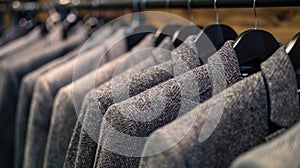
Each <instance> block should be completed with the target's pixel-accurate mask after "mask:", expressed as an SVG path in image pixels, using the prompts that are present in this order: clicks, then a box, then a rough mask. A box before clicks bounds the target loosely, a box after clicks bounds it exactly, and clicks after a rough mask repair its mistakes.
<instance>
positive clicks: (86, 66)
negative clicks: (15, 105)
mask: <svg viewBox="0 0 300 168" xmlns="http://www.w3.org/2000/svg"><path fill="white" fill-rule="evenodd" d="M124 35H125V29H120V30H118V32H117V33H116V34H114V35H113V36H112V37H111V38H110V39H108V40H107V41H106V42H105V44H103V45H101V46H102V47H99V48H98V49H96V50H91V51H90V52H87V53H84V54H79V56H78V57H77V58H76V59H73V60H72V61H69V62H67V63H66V64H63V65H61V66H59V67H57V68H55V69H53V70H51V71H50V72H48V73H46V74H44V75H43V76H41V77H40V78H39V79H38V81H37V82H36V84H35V87H34V93H33V98H32V104H31V107H30V113H29V118H28V125H27V135H26V142H25V152H24V160H23V167H25V168H27V167H28V168H29V167H30V168H33V167H42V166H43V158H44V152H45V147H46V142H47V135H48V130H49V125H50V117H51V111H52V105H53V101H54V97H55V95H56V93H57V92H58V90H59V89H60V88H61V87H63V86H65V85H67V84H69V83H70V82H72V79H73V80H76V78H80V77H81V76H83V75H85V74H86V73H88V72H90V71H92V70H94V69H95V68H97V66H101V65H103V64H105V63H106V62H108V61H110V60H112V59H114V58H116V57H118V56H119V55H120V54H122V53H124V52H125V51H126V42H125V41H124V40H122V41H119V42H118V43H117V44H116V45H114V46H113V47H112V48H111V45H113V44H114V42H115V41H116V39H120V38H121V39H123V36H124ZM106 48H109V51H108V52H106ZM102 54H104V57H101V55H102ZM100 59H101V62H100ZM99 63H100V65H99ZM75 67H76V68H77V70H78V71H77V74H76V75H75V76H74V73H75V72H73V71H74V69H75ZM75 70H76V69H75Z"/></svg>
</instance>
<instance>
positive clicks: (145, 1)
mask: <svg viewBox="0 0 300 168" xmlns="http://www.w3.org/2000/svg"><path fill="white" fill-rule="evenodd" d="M146 3H147V0H142V1H141V11H143V10H144V9H145V8H146Z"/></svg>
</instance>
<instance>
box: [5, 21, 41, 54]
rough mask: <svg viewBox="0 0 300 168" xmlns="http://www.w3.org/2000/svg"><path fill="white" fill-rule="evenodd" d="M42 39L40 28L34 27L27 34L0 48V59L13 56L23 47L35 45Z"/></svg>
mask: <svg viewBox="0 0 300 168" xmlns="http://www.w3.org/2000/svg"><path fill="white" fill-rule="evenodd" d="M41 39H42V30H41V27H36V28H34V29H33V30H31V31H30V32H29V33H28V34H26V35H25V36H23V37H20V38H19V39H16V40H14V41H11V42H10V43H8V44H6V45H4V46H2V47H0V59H2V58H5V57H7V56H9V55H12V54H15V53H17V52H18V51H20V50H23V49H24V48H25V47H29V46H31V44H35V43H36V42H37V41H39V40H41Z"/></svg>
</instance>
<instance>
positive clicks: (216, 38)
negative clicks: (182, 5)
mask: <svg viewBox="0 0 300 168" xmlns="http://www.w3.org/2000/svg"><path fill="white" fill-rule="evenodd" d="M214 9H215V12H216V24H213V25H209V26H207V27H205V28H204V29H203V31H201V32H200V33H199V34H198V36H197V37H196V39H195V44H196V46H197V49H198V51H199V53H200V58H201V60H202V62H203V63H204V64H206V63H208V58H209V57H210V56H211V55H213V54H214V53H215V52H216V51H218V50H219V49H220V48H221V47H222V46H223V45H224V43H225V42H226V41H227V40H234V39H236V37H237V33H236V32H235V31H234V30H233V29H232V28H231V27H229V26H227V25H224V24H219V12H218V10H217V0H214ZM208 43H209V44H208ZM208 45H209V46H210V47H207V46H208Z"/></svg>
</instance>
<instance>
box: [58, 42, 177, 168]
mask: <svg viewBox="0 0 300 168" xmlns="http://www.w3.org/2000/svg"><path fill="white" fill-rule="evenodd" d="M171 49H172V44H171V43H170V38H166V39H165V40H164V41H163V42H162V43H161V45H160V46H159V47H158V48H154V49H153V50H152V52H151V51H149V54H148V53H146V54H145V55H144V56H142V55H141V57H143V58H144V57H145V60H143V61H142V62H141V63H139V64H137V65H135V66H134V67H132V68H130V69H128V70H126V71H125V72H123V73H121V72H122V71H121V69H117V70H116V72H115V73H121V74H120V75H117V76H116V77H117V78H124V77H126V76H129V75H130V74H132V73H134V72H136V71H137V70H139V69H145V68H148V67H150V66H152V65H155V64H158V63H161V62H164V61H167V60H169V59H170V57H168V52H169V50H171ZM142 52H144V51H142ZM146 52H147V51H146ZM137 54H138V55H139V54H141V53H137ZM129 60H130V59H129ZM100 87H101V86H100ZM93 93H94V91H91V92H90V93H89V94H87V96H85V97H86V98H85V99H84V103H83V106H82V108H81V112H80V114H79V116H78V120H77V122H76V125H75V128H74V131H73V135H72V138H71V141H70V144H69V148H68V154H67V157H66V160H65V164H64V165H65V167H75V160H76V155H77V153H78V154H79V155H80V156H79V157H84V159H83V161H85V162H84V163H85V164H86V165H92V164H93V157H94V155H95V149H96V145H97V144H94V143H93V141H91V142H90V141H88V140H89V139H87V141H88V142H87V143H85V144H87V145H86V148H85V147H84V148H82V151H80V152H77V146H78V142H79V138H80V133H81V123H82V121H83V118H84V114H85V113H88V110H90V109H88V107H89V104H90V103H92V102H91V100H93V102H95V103H97V98H96V97H94V96H90V95H93ZM90 99H91V100H90ZM95 108H96V107H95ZM84 133H85V132H84ZM89 142H90V143H89ZM91 150H93V152H88V151H91ZM81 153H82V154H81ZM84 153H86V154H84ZM79 157H78V159H79ZM79 164H80V163H78V165H79Z"/></svg>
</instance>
